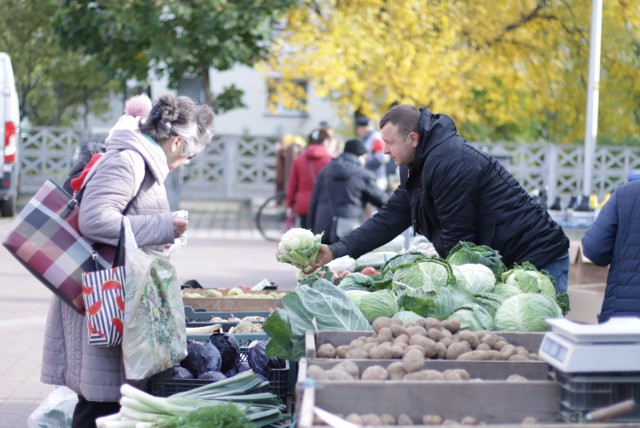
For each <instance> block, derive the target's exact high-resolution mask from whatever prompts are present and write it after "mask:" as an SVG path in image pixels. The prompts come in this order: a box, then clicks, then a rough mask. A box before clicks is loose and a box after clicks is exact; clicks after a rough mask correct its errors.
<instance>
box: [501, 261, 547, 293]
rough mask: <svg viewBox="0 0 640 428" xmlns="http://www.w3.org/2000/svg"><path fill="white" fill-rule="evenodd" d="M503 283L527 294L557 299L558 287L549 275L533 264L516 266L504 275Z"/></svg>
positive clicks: (526, 263)
mask: <svg viewBox="0 0 640 428" xmlns="http://www.w3.org/2000/svg"><path fill="white" fill-rule="evenodd" d="M502 281H503V282H504V283H505V284H507V285H513V286H516V287H518V288H519V289H520V290H522V291H524V292H525V293H542V294H544V295H545V296H549V297H551V298H552V299H554V300H555V299H556V285H555V283H554V281H553V279H551V277H550V276H549V275H547V274H546V273H544V272H540V271H538V270H537V269H536V268H535V266H533V265H532V264H531V263H528V262H525V263H523V264H522V266H518V265H516V266H515V267H514V268H513V269H511V270H509V271H507V272H505V273H504V274H503V275H502Z"/></svg>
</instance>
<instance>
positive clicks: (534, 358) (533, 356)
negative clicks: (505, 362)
mask: <svg viewBox="0 0 640 428" xmlns="http://www.w3.org/2000/svg"><path fill="white" fill-rule="evenodd" d="M527 357H529V359H530V360H531V361H540V357H539V356H538V354H536V353H535V352H529V355H527Z"/></svg>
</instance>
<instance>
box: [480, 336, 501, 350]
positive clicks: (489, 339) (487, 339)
mask: <svg viewBox="0 0 640 428" xmlns="http://www.w3.org/2000/svg"><path fill="white" fill-rule="evenodd" d="M497 341H498V335H496V334H494V333H487V334H485V335H483V336H482V337H481V338H480V342H481V343H484V344H487V345H489V347H490V348H491V349H494V346H495V344H496V342H497Z"/></svg>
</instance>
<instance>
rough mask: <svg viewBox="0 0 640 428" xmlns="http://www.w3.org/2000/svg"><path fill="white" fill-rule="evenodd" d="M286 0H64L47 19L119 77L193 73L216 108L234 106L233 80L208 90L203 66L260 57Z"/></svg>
mask: <svg viewBox="0 0 640 428" xmlns="http://www.w3.org/2000/svg"><path fill="white" fill-rule="evenodd" d="M296 3H297V2H296V1H292V0H261V1H255V0H191V1H188V2H185V1H181V0H101V1H94V2H73V1H69V2H67V4H66V7H65V8H63V9H60V10H59V11H58V13H57V14H56V17H55V20H54V23H55V24H54V25H55V28H56V30H57V31H58V32H59V34H60V36H61V38H62V40H63V42H64V46H66V47H69V48H71V49H74V50H78V51H81V52H83V53H85V54H88V55H92V56H93V57H94V58H96V60H97V61H99V62H100V63H101V64H102V66H103V67H104V68H105V69H106V70H108V71H109V72H111V73H113V74H114V75H115V76H118V77H119V78H122V79H127V78H135V79H138V80H141V81H146V80H147V79H148V77H149V72H151V71H152V72H155V73H156V74H157V75H163V74H166V75H168V77H169V83H170V85H171V86H174V87H175V86H176V85H177V84H178V83H179V81H180V80H181V79H182V78H184V77H192V76H198V77H200V79H201V82H202V90H203V93H204V94H205V99H206V102H207V103H208V104H210V105H213V106H214V108H215V109H216V110H217V111H226V110H230V109H233V108H237V107H241V106H243V104H242V95H243V94H242V91H241V90H240V89H238V88H237V87H236V86H234V85H230V86H228V87H225V88H223V89H222V91H221V92H220V93H218V94H216V97H215V98H214V96H213V94H212V91H211V82H210V80H209V70H210V68H214V69H216V70H219V71H225V70H229V69H231V67H233V66H234V65H235V64H243V65H253V64H255V63H256V62H258V61H261V60H264V59H265V58H266V56H267V54H268V53H269V44H270V42H271V40H272V37H273V35H274V30H275V28H276V25H277V23H278V21H279V19H280V18H281V17H282V15H283V14H284V13H285V12H286V11H287V9H288V8H290V7H291V6H295V5H296Z"/></svg>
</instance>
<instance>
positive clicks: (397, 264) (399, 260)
mask: <svg viewBox="0 0 640 428" xmlns="http://www.w3.org/2000/svg"><path fill="white" fill-rule="evenodd" d="M428 259H429V257H427V256H425V255H424V254H422V253H419V252H411V253H404V254H399V255H397V256H395V257H393V258H392V259H390V260H389V261H388V262H387V263H385V265H384V266H382V273H383V274H385V276H386V275H387V274H390V275H393V273H394V272H395V271H396V270H397V269H400V268H403V267H408V266H411V265H414V264H416V263H418V262H422V261H425V260H428Z"/></svg>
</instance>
